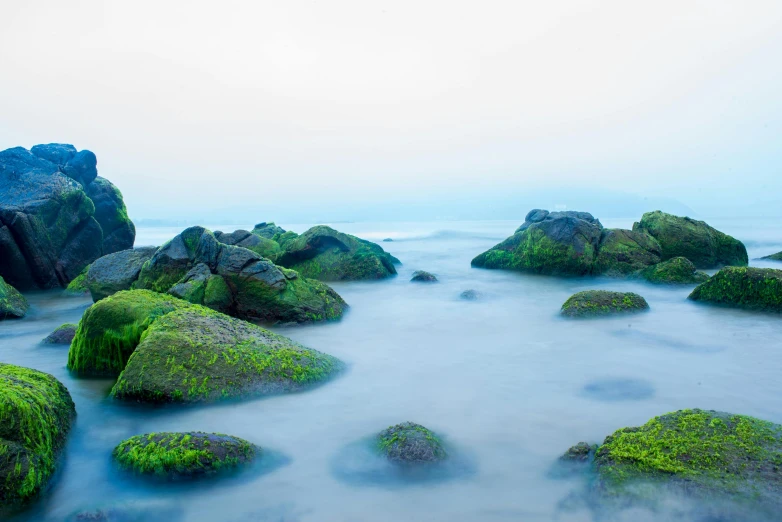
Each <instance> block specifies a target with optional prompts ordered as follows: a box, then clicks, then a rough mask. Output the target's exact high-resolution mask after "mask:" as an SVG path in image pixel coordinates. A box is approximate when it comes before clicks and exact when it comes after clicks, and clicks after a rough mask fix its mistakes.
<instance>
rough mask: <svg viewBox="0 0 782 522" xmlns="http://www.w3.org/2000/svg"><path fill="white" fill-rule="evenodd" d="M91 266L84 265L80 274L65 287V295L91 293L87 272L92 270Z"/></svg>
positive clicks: (86, 294)
mask: <svg viewBox="0 0 782 522" xmlns="http://www.w3.org/2000/svg"><path fill="white" fill-rule="evenodd" d="M90 266H91V265H87V266H85V267H84V270H82V271H81V272H80V273H79V275H77V276H76V277H75V278H73V280H72V281H71V282H70V283H68V286H66V287H65V290H64V291H63V294H64V295H67V296H88V295H90V289H89V288H88V287H87V272H89V271H90Z"/></svg>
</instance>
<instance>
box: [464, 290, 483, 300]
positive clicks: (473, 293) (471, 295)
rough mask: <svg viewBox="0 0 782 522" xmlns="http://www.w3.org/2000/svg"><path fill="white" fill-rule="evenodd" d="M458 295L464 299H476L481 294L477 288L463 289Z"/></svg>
mask: <svg viewBox="0 0 782 522" xmlns="http://www.w3.org/2000/svg"><path fill="white" fill-rule="evenodd" d="M459 297H460V298H461V299H464V300H465V301H477V300H478V299H479V298H480V297H481V294H480V292H478V291H477V290H465V291H464V292H462V293H461V294H459Z"/></svg>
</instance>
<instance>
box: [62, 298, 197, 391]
mask: <svg viewBox="0 0 782 522" xmlns="http://www.w3.org/2000/svg"><path fill="white" fill-rule="evenodd" d="M189 306H193V305H191V304H190V303H188V302H186V301H182V300H181V299H176V298H174V297H171V296H170V295H166V294H159V293H157V292H152V291H150V290H125V291H122V292H117V293H116V294H113V295H111V296H109V297H107V298H106V299H101V300H100V301H98V302H97V303H95V304H94V305H92V306H91V307H89V308H88V309H87V310H86V311H85V312H84V315H83V316H82V318H81V321H80V322H79V326H78V328H77V329H76V335H75V336H74V338H73V341H72V342H71V348H70V350H69V351H68V369H70V370H71V371H73V372H75V373H77V374H78V375H82V376H107V377H116V376H117V375H119V374H120V372H121V371H122V370H123V369H124V368H125V364H126V363H127V361H128V358H129V357H130V355H131V354H132V353H133V350H134V349H135V348H136V345H138V343H139V341H140V339H141V335H142V334H143V333H144V331H145V330H146V329H147V328H148V327H149V325H150V324H152V323H153V322H154V321H155V320H156V319H157V318H158V317H160V316H163V315H165V314H168V313H170V312H172V311H174V310H178V309H181V308H187V307H189Z"/></svg>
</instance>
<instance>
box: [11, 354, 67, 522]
mask: <svg viewBox="0 0 782 522" xmlns="http://www.w3.org/2000/svg"><path fill="white" fill-rule="evenodd" d="M75 415H76V409H75V408H74V405H73V401H72V400H71V396H70V394H69V393H68V390H66V389H65V386H63V385H62V383H60V382H59V381H58V380H57V379H55V378H54V377H52V376H51V375H49V374H46V373H43V372H39V371H37V370H31V369H29V368H22V367H20V366H13V365H11V364H5V363H0V515H2V513H3V511H4V510H10V509H13V508H15V507H18V506H21V505H23V504H25V503H26V502H28V501H30V500H31V499H33V498H34V497H35V496H36V495H38V494H39V493H40V492H41V491H42V490H43V489H44V488H45V487H46V485H47V483H48V481H49V479H50V478H51V476H52V474H53V473H54V471H55V468H56V464H57V459H58V457H59V455H60V453H61V451H62V449H63V448H64V446H65V439H66V436H67V434H68V431H69V430H70V428H71V424H72V423H73V419H74V417H75Z"/></svg>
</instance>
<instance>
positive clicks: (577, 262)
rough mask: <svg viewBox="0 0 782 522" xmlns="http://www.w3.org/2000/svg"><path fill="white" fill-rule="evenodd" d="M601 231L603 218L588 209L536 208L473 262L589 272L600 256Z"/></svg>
mask: <svg viewBox="0 0 782 522" xmlns="http://www.w3.org/2000/svg"><path fill="white" fill-rule="evenodd" d="M602 232H603V225H602V224H601V223H600V221H599V220H598V219H595V218H594V217H593V216H592V215H591V214H588V213H586V212H570V211H569V212H551V213H550V212H548V211H546V210H540V209H535V210H532V211H530V212H529V213H528V214H527V218H526V219H525V221H524V223H523V224H522V225H521V226H520V227H519V228H518V229H517V230H516V232H515V233H514V234H513V235H512V236H511V237H509V238H508V239H506V240H505V241H503V242H502V243H500V244H498V245H496V246H494V247H492V248H491V249H490V250H487V251H486V252H484V253H483V254H480V255H479V256H477V257H476V258H475V259H473V260H472V266H474V267H478V268H497V269H506V270H519V271H523V272H533V273H538V274H549V275H588V274H591V273H592V272H593V265H594V263H595V261H596V260H597V256H598V246H599V244H600V238H601V237H602Z"/></svg>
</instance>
